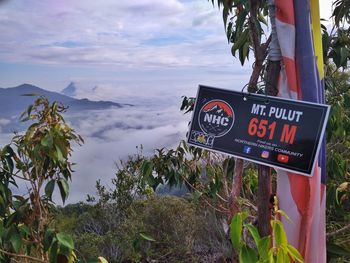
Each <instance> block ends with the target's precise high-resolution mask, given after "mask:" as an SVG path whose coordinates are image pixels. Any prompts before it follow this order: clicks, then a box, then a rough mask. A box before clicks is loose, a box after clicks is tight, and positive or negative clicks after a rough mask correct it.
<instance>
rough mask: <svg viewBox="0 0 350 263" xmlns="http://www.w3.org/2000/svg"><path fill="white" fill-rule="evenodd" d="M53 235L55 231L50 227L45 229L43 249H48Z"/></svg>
mask: <svg viewBox="0 0 350 263" xmlns="http://www.w3.org/2000/svg"><path fill="white" fill-rule="evenodd" d="M54 236H55V232H54V231H53V230H52V229H47V230H46V231H45V235H44V240H43V245H44V251H48V250H49V248H50V247H51V243H52V240H53V238H54Z"/></svg>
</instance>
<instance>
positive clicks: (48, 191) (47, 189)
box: [45, 180, 56, 200]
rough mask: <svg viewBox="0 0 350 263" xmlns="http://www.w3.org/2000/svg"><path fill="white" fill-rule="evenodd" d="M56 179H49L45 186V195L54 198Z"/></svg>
mask: <svg viewBox="0 0 350 263" xmlns="http://www.w3.org/2000/svg"><path fill="white" fill-rule="evenodd" d="M55 182H56V181H55V180H51V181H49V182H48V183H47V184H46V186H45V195H46V196H47V197H48V198H49V199H50V200H52V193H53V190H54V189H55Z"/></svg>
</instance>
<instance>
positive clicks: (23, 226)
mask: <svg viewBox="0 0 350 263" xmlns="http://www.w3.org/2000/svg"><path fill="white" fill-rule="evenodd" d="M64 111H65V108H64V106H63V105H60V104H58V103H56V102H54V103H52V104H50V103H49V101H48V100H47V99H46V98H44V97H39V98H37V99H36V100H35V102H34V104H33V105H30V106H29V107H28V109H27V110H26V111H25V112H24V113H23V114H22V116H21V119H22V121H29V120H30V121H31V125H30V126H29V128H28V129H27V131H26V132H25V133H24V134H15V136H14V137H13V139H12V142H11V144H9V145H6V146H4V147H3V148H2V149H1V150H0V161H1V162H0V222H1V227H0V228H1V231H0V232H1V233H0V234H1V235H0V238H1V242H0V259H1V261H2V262H10V261H11V260H12V259H17V260H29V259H30V260H34V261H38V262H48V261H49V262H51V263H55V262H61V261H62V260H63V259H65V261H66V262H74V261H76V260H77V258H76V255H75V252H74V243H73V240H72V238H71V237H70V236H69V235H67V234H65V233H63V232H56V231H55V229H52V228H51V227H50V221H51V219H52V209H53V204H54V202H53V200H52V195H53V192H54V189H55V185H57V186H58V189H59V191H60V194H61V198H62V201H63V202H65V201H66V199H67V197H68V194H69V184H68V181H69V180H71V176H72V163H71V162H70V161H69V157H70V155H71V153H72V148H71V143H72V142H75V143H78V144H81V143H82V142H83V139H82V138H81V137H80V136H79V135H78V134H76V133H75V131H74V130H73V129H72V128H71V127H69V125H68V124H67V123H66V122H65V120H64V118H63V117H62V115H61V114H62V113H63V112H64ZM20 181H23V182H24V183H25V185H24V186H25V187H26V189H27V192H26V194H25V195H23V196H21V195H15V194H13V192H12V189H13V188H14V187H16V188H18V185H19V182H20ZM23 182H22V184H21V185H22V186H23ZM44 188H45V190H44ZM43 191H44V194H43ZM19 192H25V189H19Z"/></svg>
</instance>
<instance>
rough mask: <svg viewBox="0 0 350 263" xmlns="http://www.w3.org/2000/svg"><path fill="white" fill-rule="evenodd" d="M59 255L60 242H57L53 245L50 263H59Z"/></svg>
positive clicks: (50, 252)
mask: <svg viewBox="0 0 350 263" xmlns="http://www.w3.org/2000/svg"><path fill="white" fill-rule="evenodd" d="M57 254H58V242H57V240H56V241H55V242H54V243H53V244H52V246H51V248H50V251H49V262H50V263H57Z"/></svg>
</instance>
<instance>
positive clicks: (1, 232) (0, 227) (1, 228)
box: [0, 219, 5, 239]
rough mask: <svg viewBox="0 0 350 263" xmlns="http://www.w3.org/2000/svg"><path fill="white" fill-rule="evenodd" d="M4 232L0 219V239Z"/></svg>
mask: <svg viewBox="0 0 350 263" xmlns="http://www.w3.org/2000/svg"><path fill="white" fill-rule="evenodd" d="M4 232H5V228H4V222H3V220H2V219H0V239H1V238H2V236H3V235H4Z"/></svg>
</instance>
